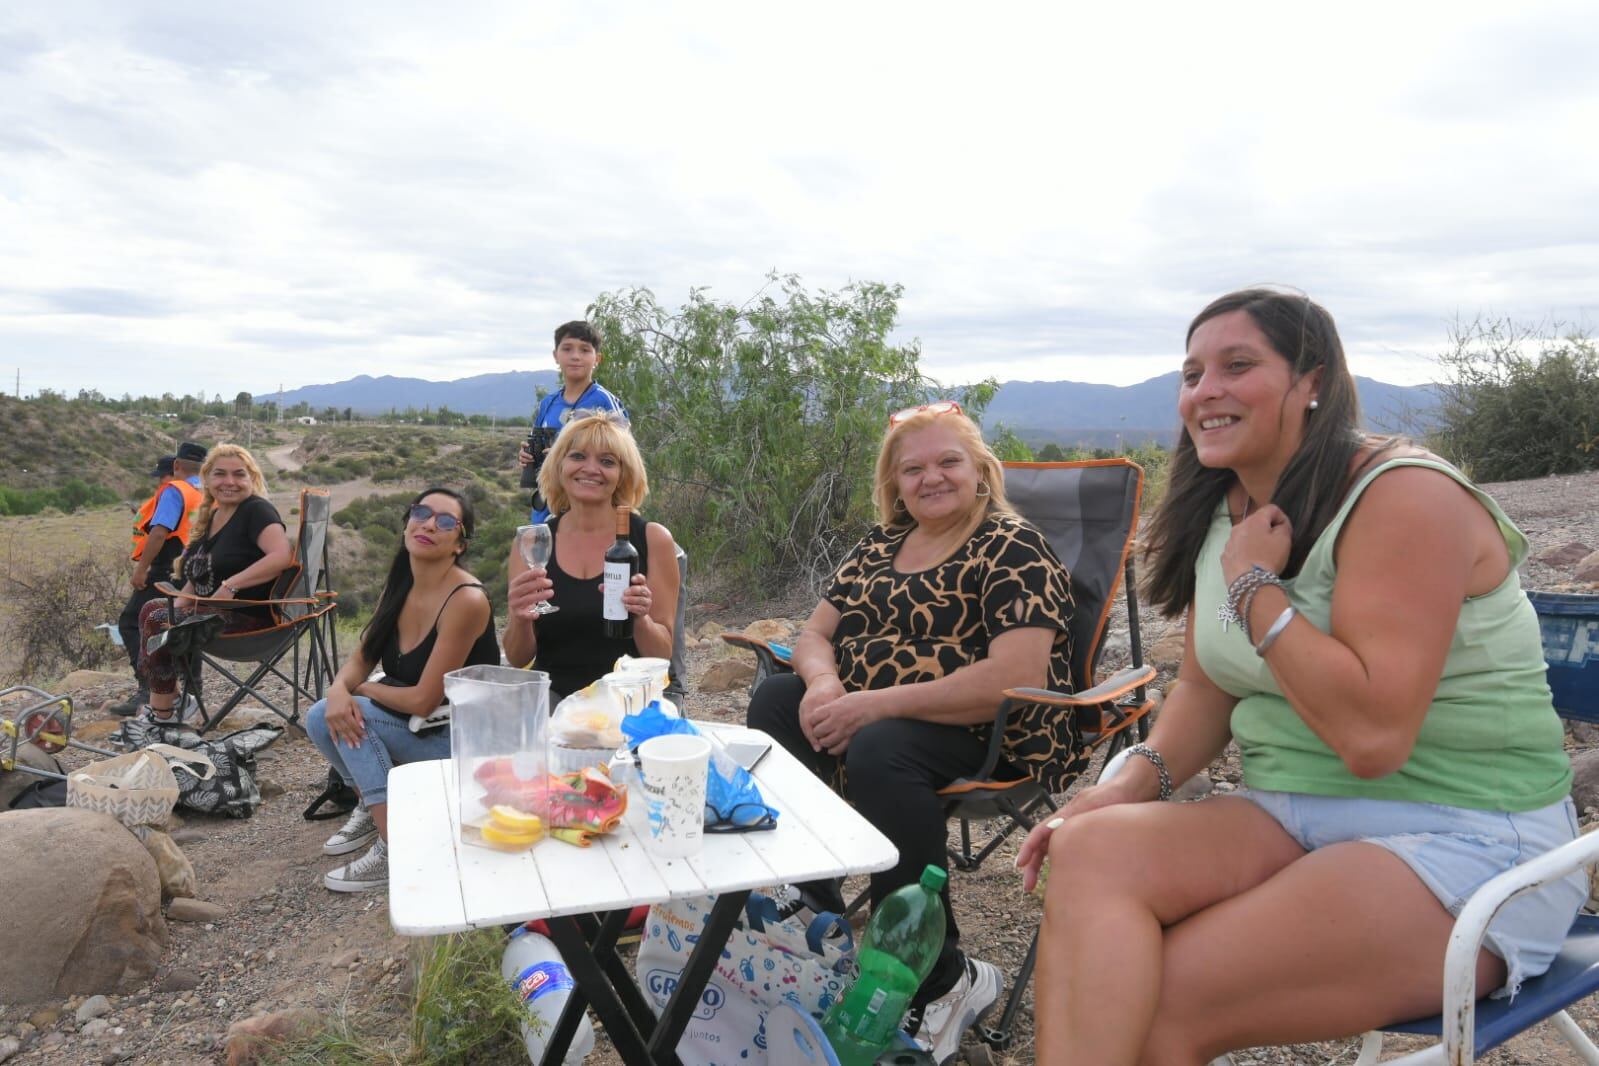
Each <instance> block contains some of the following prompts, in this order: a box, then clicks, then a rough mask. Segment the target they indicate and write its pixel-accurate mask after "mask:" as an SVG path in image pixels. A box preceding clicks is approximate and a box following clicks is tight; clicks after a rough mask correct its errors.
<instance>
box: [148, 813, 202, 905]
mask: <svg viewBox="0 0 1599 1066" xmlns="http://www.w3.org/2000/svg"><path fill="white" fill-rule="evenodd" d="M144 850H145V851H148V852H149V853H150V858H152V859H154V860H155V868H156V873H157V874H159V875H160V877H161V895H163V896H164V897H166V898H167V899H178V898H182V897H189V896H194V895H196V894H198V892H199V890H200V885H199V882H198V881H197V880H196V879H195V876H194V864H193V863H191V862H190V861H189V857H188V856H187V855H185V854H183V849H182V848H180V847H178V844H177V841H175V840H173V839H172V838H171V837H170V836H168V835H167V834H165V833H163V832H161V831H160V830H159V829H150V830H146V831H145V834H144Z"/></svg>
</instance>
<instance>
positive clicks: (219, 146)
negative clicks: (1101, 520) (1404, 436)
mask: <svg viewBox="0 0 1599 1066" xmlns="http://www.w3.org/2000/svg"><path fill="white" fill-rule="evenodd" d="M1583 6H1584V5H1581V4H1575V3H1547V4H1537V3H1535V4H1531V5H1521V6H1518V7H1516V8H1514V9H1511V8H1505V7H1503V6H1502V5H1497V4H1486V3H1469V2H1468V3H1459V4H1451V5H1449V6H1448V7H1444V6H1443V5H1441V4H1415V5H1394V4H1391V3H1388V4H1379V3H1374V2H1369V0H1352V2H1351V3H1349V4H1346V5H1345V6H1344V7H1341V8H1340V10H1339V14H1338V17H1337V18H1329V17H1328V16H1327V15H1326V13H1325V12H1322V11H1319V10H1317V9H1310V8H1306V9H1302V10H1299V9H1295V10H1288V9H1284V8H1282V7H1281V5H1270V6H1268V5H1266V4H1263V3H1237V4H1232V5H1227V6H1224V7H1223V8H1219V9H1217V8H1195V7H1193V6H1192V5H1179V4H1170V5H1156V6H1154V7H1140V8H1138V9H1136V10H1134V9H1128V10H1122V9H1115V8H1106V7H1103V6H1101V7H1098V8H1093V9H1086V10H1085V9H1081V8H1077V7H1073V6H1062V5H1045V4H1021V5H1015V6H1012V7H1007V8H1005V9H1003V10H1002V11H996V12H994V13H992V15H991V16H990V17H984V18H975V17H973V15H972V12H971V10H970V8H969V7H966V6H961V5H953V4H941V3H926V4H919V5H915V6H911V5H908V4H886V5H868V6H865V7H862V6H861V5H858V4H845V3H843V2H842V0H817V2H816V3H815V4H813V5H811V6H809V7H807V8H806V9H804V10H803V11H797V10H788V9H783V10H779V9H770V10H768V9H752V8H749V7H748V6H747V5H736V4H732V3H702V4H694V5H681V4H661V5H651V6H648V7H640V6H638V5H632V4H624V3H620V2H610V3H603V2H602V3H596V4H589V5H578V4H570V3H551V4H540V5H524V4H517V3H512V2H509V0H503V2H491V3H485V4H482V5H474V6H473V8H472V10H471V14H470V17H466V16H463V15H462V14H461V13H460V12H459V11H456V10H453V9H450V10H446V9H443V8H438V7H436V6H434V5H425V4H418V3H394V4H388V5H383V6H374V5H327V4H316V3H310V2H307V0H294V2H290V0H285V2H283V3H278V4H273V5H266V6H246V7H243V8H218V7H216V6H215V5H214V4H202V3H199V2H196V0H181V2H174V3H167V4H163V5H160V6H159V8H151V7H148V6H139V5H125V4H119V3H114V2H112V0H61V2H59V3H56V4H52V5H48V6H45V5H31V6H15V5H14V6H13V7H12V8H10V9H7V10H6V11H5V12H4V13H3V14H0V232H4V233H6V235H7V239H6V241H5V242H3V243H0V341H3V342H4V344H5V346H6V348H7V350H8V352H9V351H15V352H17V353H18V359H19V362H20V363H21V365H22V369H23V376H24V385H25V387H27V386H28V383H29V382H32V384H33V386H34V387H39V386H48V387H55V388H64V389H68V390H75V389H76V388H77V387H79V385H81V384H83V383H84V382H86V381H93V382H94V383H96V384H97V385H98V386H99V387H100V388H102V390H103V391H107V392H120V391H122V390H123V389H130V390H133V391H147V390H148V389H150V388H151V387H152V386H151V385H150V384H149V383H148V381H147V380H146V375H145V374H144V372H143V371H141V370H139V369H137V368H139V367H141V366H145V365H149V364H150V362H151V357H153V356H157V355H159V357H160V358H159V365H160V366H162V367H163V368H164V369H166V370H167V371H168V372H169V373H170V374H171V375H172V378H173V380H172V381H170V382H166V383H163V386H162V389H161V390H159V391H165V390H166V389H168V388H170V389H173V390H175V391H183V388H184V386H183V382H184V381H185V380H194V381H202V380H203V381H205V382H207V383H208V385H207V390H208V392H209V391H221V392H224V393H225V394H229V395H231V394H232V393H234V392H237V391H238V390H240V389H249V390H251V391H261V390H263V389H271V388H275V387H276V386H277V384H278V382H279V381H280V380H282V381H284V382H285V383H288V384H290V385H294V384H309V383H314V382H318V381H324V380H332V379H335V378H340V377H348V376H352V375H354V374H357V373H361V372H368V373H374V374H378V373H395V374H409V375H415V376H420V377H427V378H430V379H442V378H450V377H456V376H462V375H465V374H469V373H476V372H482V371H487V370H504V369H519V368H525V367H527V366H537V365H542V364H543V362H544V361H545V360H546V359H547V357H548V347H549V342H548V334H549V330H550V329H551V328H552V327H553V325H554V324H555V323H557V322H561V321H565V320H566V319H569V318H572V317H575V316H576V315H578V314H581V313H582V310H583V308H584V307H585V306H587V304H588V303H589V302H590V301H591V300H592V299H593V298H594V296H595V295H597V294H598V293H599V292H601V291H608V290H612V289H616V288H619V287H625V286H632V285H639V286H645V287H648V288H650V289H652V290H654V291H655V292H656V294H657V295H658V296H659V297H660V299H661V300H662V302H663V303H666V304H668V305H672V304H676V303H679V302H681V301H682V300H684V299H686V297H687V294H688V291H689V289H690V288H692V287H708V288H709V289H710V290H711V292H712V294H713V295H714V296H716V297H718V298H721V299H725V300H729V301H735V302H742V301H743V300H745V299H747V298H748V297H749V296H750V295H751V294H753V293H754V292H755V291H757V290H758V289H759V288H760V287H761V285H762V284H763V283H764V278H765V276H766V274H767V272H768V271H770V270H773V269H778V270H782V271H793V272H796V273H798V274H800V275H801V276H802V277H803V278H804V279H805V281H806V283H807V284H808V285H810V286H813V287H818V288H829V289H836V288H839V287H841V286H843V285H845V284H847V283H848V282H849V281H851V280H853V279H873V280H882V281H888V282H894V283H899V284H902V285H903V286H904V289H905V297H904V300H903V301H902V304H901V316H900V330H899V335H900V336H901V337H903V338H906V339H909V338H919V339H920V341H921V343H922V350H923V361H924V365H925V366H926V367H927V368H928V369H929V371H930V372H931V373H934V374H935V375H937V376H940V377H942V378H945V379H947V380H970V379H974V378H978V377H983V376H989V375H993V376H997V377H999V378H1001V379H1005V378H1009V377H1015V378H1025V377H1044V376H1054V375H1058V376H1074V377H1078V378H1079V379H1086V380H1107V381H1109V380H1115V381H1125V380H1129V375H1141V376H1143V377H1148V376H1153V375H1154V374H1158V373H1162V372H1164V371H1166V370H1169V369H1170V368H1171V365H1172V364H1173V361H1174V360H1175V359H1176V358H1177V357H1178V355H1179V349H1180V346H1181V343H1182V335H1183V330H1184V327H1185V326H1186V323H1187V321H1188V318H1189V317H1190V316H1191V315H1192V314H1193V313H1194V312H1195V311H1196V310H1197V309H1198V308H1199V307H1201V306H1202V305H1203V304H1204V303H1205V302H1207V301H1208V300H1209V299H1210V298H1212V297H1214V296H1215V295H1217V294H1219V293H1220V292H1223V291H1226V290H1227V289H1230V288H1234V287H1237V286H1240V285H1247V284H1252V283H1256V282H1261V281H1275V282H1283V283H1288V284H1293V285H1298V286H1301V287H1303V288H1304V289H1306V290H1307V291H1309V292H1310V293H1311V294H1312V295H1314V296H1316V298H1318V299H1319V300H1321V301H1322V302H1323V303H1325V304H1326V305H1327V306H1328V307H1329V308H1331V310H1332V311H1333V312H1334V314H1335V315H1336V316H1337V318H1338V320H1339V322H1340V323H1341V325H1342V328H1343V330H1344V333H1345V337H1346V342H1347V346H1348V348H1349V350H1350V352H1351V357H1352V359H1353V360H1354V362H1355V366H1356V369H1357V370H1359V371H1360V372H1362V373H1372V374H1374V375H1376V376H1379V377H1382V376H1384V374H1385V373H1391V374H1394V375H1400V377H1399V378H1398V379H1399V380H1417V378H1418V376H1425V375H1426V374H1427V373H1429V370H1428V367H1427V363H1426V360H1425V358H1424V357H1425V355H1426V354H1427V353H1428V352H1430V351H1434V350H1437V349H1438V348H1441V347H1442V346H1443V344H1444V342H1445V339H1446V334H1447V327H1448V324H1449V323H1450V322H1451V321H1453V320H1454V319H1455V318H1456V317H1458V316H1464V317H1468V318H1469V317H1472V316H1474V315H1476V314H1478V313H1494V314H1510V315H1514V316H1518V317H1523V318H1530V319H1533V320H1543V319H1546V318H1557V319H1563V320H1567V321H1580V320H1583V319H1584V318H1585V317H1586V318H1589V319H1591V318H1592V312H1593V307H1594V298H1593V296H1592V272H1591V264H1592V263H1593V262H1594V261H1596V259H1599V213H1596V212H1595V210H1594V209H1593V207H1592V195H1591V186H1592V182H1591V175H1592V174H1593V173H1595V172H1596V170H1599V144H1596V143H1595V142H1594V141H1593V139H1592V138H1586V137H1583V136H1580V134H1579V132H1578V131H1580V130H1582V129H1589V128H1595V127H1599V81H1596V75H1595V74H1594V68H1593V67H1592V64H1589V63H1587V62H1586V61H1585V58H1584V57H1585V56H1586V55H1587V54H1588V53H1591V52H1592V51H1593V49H1594V46H1595V45H1596V44H1599V40H1596V34H1599V28H1596V26H1595V23H1594V21H1593V20H1592V19H1591V18H1589V17H1587V16H1586V15H1585V13H1584V11H1583ZM1307 42H1314V47H1307ZM85 353H100V357H99V359H98V362H95V361H94V360H91V359H89V357H88V356H87V355H85ZM111 353H115V354H116V356H117V357H116V358H114V359H113V358H110V357H109V356H110V354H111ZM84 360H88V361H87V362H85V361H84ZM69 374H70V375H74V376H70V377H69V376H67V375H69ZM84 375H88V376H87V377H85V376H84ZM1136 379H1137V378H1132V380H1136ZM213 382H214V383H216V384H215V387H214V388H213V387H212V386H211V385H210V384H209V383H213Z"/></svg>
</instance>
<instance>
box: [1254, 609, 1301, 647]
mask: <svg viewBox="0 0 1599 1066" xmlns="http://www.w3.org/2000/svg"><path fill="white" fill-rule="evenodd" d="M1298 613H1299V612H1298V611H1296V610H1294V609H1293V608H1292V607H1284V608H1283V613H1282V614H1280V615H1278V616H1277V620H1276V621H1275V622H1273V623H1272V624H1271V628H1270V629H1268V630H1266V635H1265V636H1263V637H1261V638H1260V643H1259V644H1257V645H1255V654H1256V655H1258V656H1260V657H1261V658H1263V659H1264V658H1265V657H1266V651H1267V649H1269V648H1270V647H1271V646H1272V645H1273V644H1275V643H1277V638H1278V637H1280V636H1282V635H1283V630H1285V629H1287V628H1288V623H1289V622H1292V621H1293V620H1294V616H1295V615H1296V614H1298Z"/></svg>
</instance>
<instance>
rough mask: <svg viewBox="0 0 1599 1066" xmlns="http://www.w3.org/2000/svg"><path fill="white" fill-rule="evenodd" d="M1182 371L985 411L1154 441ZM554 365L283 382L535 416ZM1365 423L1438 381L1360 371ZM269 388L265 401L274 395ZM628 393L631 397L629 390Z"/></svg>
mask: <svg viewBox="0 0 1599 1066" xmlns="http://www.w3.org/2000/svg"><path fill="white" fill-rule="evenodd" d="M1177 378H1178V372H1177V371H1175V370H1174V371H1172V372H1171V373H1169V374H1162V375H1161V376H1159V377H1154V378H1150V379H1149V380H1148V381H1142V382H1139V383H1138V384H1136V385H1097V384H1093V383H1090V382H1082V381H1007V382H1004V383H1003V384H1001V385H1000V387H999V391H998V392H997V393H996V394H995V396H994V399H993V402H992V403H990V404H989V405H988V410H987V411H986V412H985V413H984V415H983V423H984V425H985V426H986V427H988V428H989V429H990V430H992V429H993V428H994V427H996V426H998V425H1000V424H1003V425H1005V426H1006V427H1008V428H1009V429H1010V430H1011V431H1012V432H1014V433H1015V434H1016V435H1017V436H1019V437H1021V438H1022V439H1023V440H1025V441H1027V442H1029V443H1030V444H1034V445H1042V444H1045V443H1049V442H1051V441H1053V442H1055V443H1058V444H1061V445H1071V444H1077V445H1085V446H1089V447H1109V446H1113V445H1115V444H1118V443H1126V444H1129V445H1131V444H1138V443H1141V442H1144V441H1155V442H1156V443H1159V444H1170V443H1171V441H1172V440H1173V438H1174V436H1175V433H1176V428H1177ZM558 383H559V377H558V375H557V372H556V371H554V370H514V371H509V372H506V373H502V374H478V375H476V376H474V377H468V378H459V379H457V380H455V381H425V380H423V379H421V378H399V377H392V376H388V375H385V376H383V377H371V376H370V375H367V374H362V375H361V376H359V377H354V378H350V379H349V380H348V381H338V382H333V383H332V384H327V385H306V386H303V387H301V388H298V389H293V390H289V391H285V392H284V393H283V403H284V404H285V405H293V404H297V403H302V402H303V403H306V404H308V405H309V406H310V407H311V409H312V410H314V411H320V410H322V409H323V408H327V407H333V408H337V409H339V410H343V409H344V408H346V407H349V408H351V409H353V410H354V411H356V412H358V413H361V414H369V415H375V414H385V413H387V412H389V411H391V410H394V411H403V410H405V409H406V408H407V407H414V408H416V409H417V410H419V411H420V410H422V409H423V408H433V409H437V408H440V407H448V408H449V409H450V410H452V411H459V412H461V413H463V414H480V415H493V416H495V417H496V418H505V419H512V420H528V419H531V418H532V414H533V406H534V402H535V398H536V397H537V395H538V390H539V389H546V390H548V389H553V388H555V387H557V385H558ZM1355 384H1356V387H1357V388H1358V389H1359V391H1360V402H1361V407H1362V409H1363V410H1364V412H1365V416H1366V423H1367V425H1368V426H1369V427H1370V428H1372V429H1375V430H1382V431H1392V432H1409V433H1419V432H1422V431H1424V430H1426V429H1427V428H1428V427H1429V425H1430V424H1431V422H1432V418H1431V413H1432V410H1433V408H1434V407H1436V405H1437V394H1436V391H1435V387H1434V386H1432V385H1392V384H1389V383H1388V382H1385V381H1377V380H1375V379H1373V378H1363V377H1357V378H1355ZM277 398H278V396H277V394H276V393H264V394H262V395H260V396H257V397H256V400H257V401H263V400H276V399H277ZM622 400H623V402H624V403H625V402H626V401H627V397H625V396H624V397H622Z"/></svg>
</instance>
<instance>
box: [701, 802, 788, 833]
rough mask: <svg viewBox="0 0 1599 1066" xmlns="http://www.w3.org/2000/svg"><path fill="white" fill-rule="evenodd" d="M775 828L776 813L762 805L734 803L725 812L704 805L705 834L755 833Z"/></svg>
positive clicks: (710, 805)
mask: <svg viewBox="0 0 1599 1066" xmlns="http://www.w3.org/2000/svg"><path fill="white" fill-rule="evenodd" d="M776 828H777V812H776V811H774V810H773V809H772V808H770V807H768V806H767V805H766V804H764V803H735V804H734V805H733V806H732V808H731V809H729V810H726V811H723V810H721V809H720V808H718V807H716V806H714V805H713V804H710V803H707V804H706V805H705V831H706V832H707V833H755V832H759V831H760V830H762V829H776Z"/></svg>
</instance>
